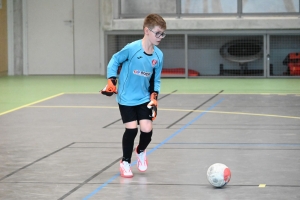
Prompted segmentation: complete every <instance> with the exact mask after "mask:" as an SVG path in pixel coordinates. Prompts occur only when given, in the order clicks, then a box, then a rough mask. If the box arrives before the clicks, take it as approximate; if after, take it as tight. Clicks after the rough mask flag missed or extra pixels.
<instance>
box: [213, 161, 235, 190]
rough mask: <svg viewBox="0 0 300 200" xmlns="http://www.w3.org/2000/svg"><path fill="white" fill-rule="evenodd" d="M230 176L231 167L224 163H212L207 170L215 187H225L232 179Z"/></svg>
mask: <svg viewBox="0 0 300 200" xmlns="http://www.w3.org/2000/svg"><path fill="white" fill-rule="evenodd" d="M230 178H231V172H230V169H229V168H228V167H227V166H226V165H224V164H222V163H215V164H212V165H211V166H210V167H209V168H208V170H207V180H208V181H209V183H210V184H211V185H213V186H214V187H218V188H221V187H223V186H224V185H226V184H227V183H228V182H229V181H230Z"/></svg>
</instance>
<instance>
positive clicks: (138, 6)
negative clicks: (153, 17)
mask: <svg viewBox="0 0 300 200" xmlns="http://www.w3.org/2000/svg"><path fill="white" fill-rule="evenodd" d="M149 13H158V14H160V13H165V14H176V0H163V1H161V0H151V1H149V0H121V14H149Z"/></svg>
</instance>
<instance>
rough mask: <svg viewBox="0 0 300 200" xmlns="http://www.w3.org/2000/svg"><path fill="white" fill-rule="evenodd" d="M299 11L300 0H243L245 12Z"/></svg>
mask: <svg viewBox="0 0 300 200" xmlns="http://www.w3.org/2000/svg"><path fill="white" fill-rule="evenodd" d="M294 12H299V0H243V13H294Z"/></svg>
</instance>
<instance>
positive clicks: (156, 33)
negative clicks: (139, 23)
mask: <svg viewBox="0 0 300 200" xmlns="http://www.w3.org/2000/svg"><path fill="white" fill-rule="evenodd" d="M148 29H149V30H150V31H151V32H152V33H154V34H155V37H156V38H159V37H160V36H161V38H164V37H166V35H167V34H166V33H165V32H159V31H158V32H154V31H152V30H151V29H150V28H148Z"/></svg>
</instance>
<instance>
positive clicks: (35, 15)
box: [27, 0, 74, 74]
mask: <svg viewBox="0 0 300 200" xmlns="http://www.w3.org/2000/svg"><path fill="white" fill-rule="evenodd" d="M27 13H28V16H27V19H28V27H27V30H28V32H27V35H28V38H27V42H28V74H74V55H73V54H74V42H73V39H74V38H73V35H74V34H73V2H72V0H63V1H61V0H51V1H49V0H27Z"/></svg>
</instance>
